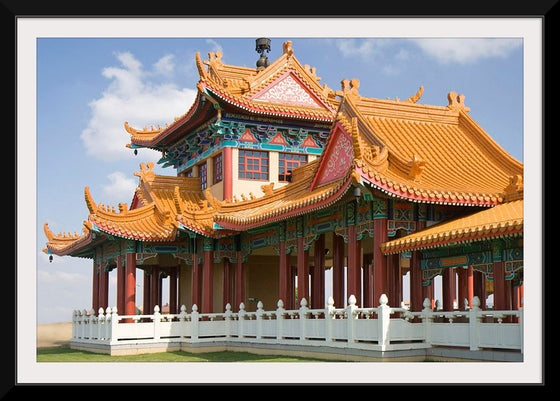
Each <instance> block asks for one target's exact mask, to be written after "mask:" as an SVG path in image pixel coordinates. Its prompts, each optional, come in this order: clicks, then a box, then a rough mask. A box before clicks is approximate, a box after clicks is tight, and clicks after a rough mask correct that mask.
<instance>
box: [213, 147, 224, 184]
mask: <svg viewBox="0 0 560 401" xmlns="http://www.w3.org/2000/svg"><path fill="white" fill-rule="evenodd" d="M222 160H223V159H222V153H220V154H219V155H216V156H215V157H214V179H213V183H214V184H216V183H218V182H220V181H222V178H223V168H222V167H223V163H222Z"/></svg>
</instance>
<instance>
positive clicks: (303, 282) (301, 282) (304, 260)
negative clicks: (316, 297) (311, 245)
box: [296, 236, 309, 308]
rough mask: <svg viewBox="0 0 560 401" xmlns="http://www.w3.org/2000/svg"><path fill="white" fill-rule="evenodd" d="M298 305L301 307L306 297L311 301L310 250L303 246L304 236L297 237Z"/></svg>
mask: <svg viewBox="0 0 560 401" xmlns="http://www.w3.org/2000/svg"><path fill="white" fill-rule="evenodd" d="M297 247H298V249H297V283H298V284H297V305H296V307H297V308H299V306H300V303H301V300H302V299H303V298H305V299H306V300H307V301H309V266H308V260H309V259H308V258H309V251H306V250H305V249H304V246H303V237H302V236H300V237H298V239H297Z"/></svg>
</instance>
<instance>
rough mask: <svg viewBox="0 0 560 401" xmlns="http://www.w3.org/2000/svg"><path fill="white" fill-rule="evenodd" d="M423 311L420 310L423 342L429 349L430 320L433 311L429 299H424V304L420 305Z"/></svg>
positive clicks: (430, 339) (430, 336) (430, 342)
mask: <svg viewBox="0 0 560 401" xmlns="http://www.w3.org/2000/svg"><path fill="white" fill-rule="evenodd" d="M422 306H423V307H424V309H422V324H423V325H424V341H425V342H426V344H428V345H429V346H430V347H431V346H432V320H433V318H434V316H433V310H432V301H431V300H430V298H424V303H423V304H422Z"/></svg>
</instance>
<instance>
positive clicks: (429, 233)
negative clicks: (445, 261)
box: [381, 199, 523, 254]
mask: <svg viewBox="0 0 560 401" xmlns="http://www.w3.org/2000/svg"><path fill="white" fill-rule="evenodd" d="M522 234H523V199H519V200H515V201H512V202H508V203H504V204H501V205H498V206H495V207H492V208H489V209H485V210H483V211H480V212H477V213H474V214H471V215H469V216H466V217H461V218H458V219H455V220H451V221H446V222H443V223H440V224H436V225H434V226H431V227H428V228H426V229H424V230H421V231H418V232H416V233H413V234H410V235H407V236H405V237H402V238H399V239H395V240H392V241H388V242H385V243H383V244H381V250H382V252H383V253H385V254H390V253H400V252H404V251H411V250H418V249H425V248H434V247H438V246H443V245H453V244H456V243H461V242H468V241H473V240H480V239H488V238H494V237H505V236H512V235H522Z"/></svg>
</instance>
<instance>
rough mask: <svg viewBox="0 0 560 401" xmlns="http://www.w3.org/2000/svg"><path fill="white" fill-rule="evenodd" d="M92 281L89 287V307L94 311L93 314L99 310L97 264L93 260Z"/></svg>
mask: <svg viewBox="0 0 560 401" xmlns="http://www.w3.org/2000/svg"><path fill="white" fill-rule="evenodd" d="M92 282H93V285H92V289H91V294H92V297H91V298H92V299H91V308H92V309H93V310H94V311H95V314H97V311H98V310H99V266H98V264H97V263H96V262H95V261H94V262H93V278H92Z"/></svg>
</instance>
